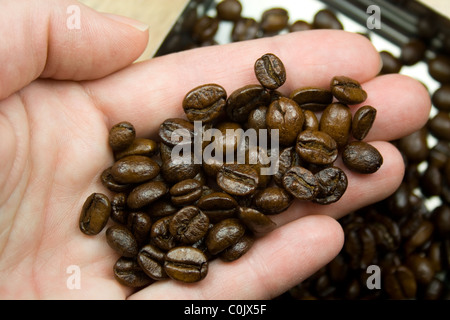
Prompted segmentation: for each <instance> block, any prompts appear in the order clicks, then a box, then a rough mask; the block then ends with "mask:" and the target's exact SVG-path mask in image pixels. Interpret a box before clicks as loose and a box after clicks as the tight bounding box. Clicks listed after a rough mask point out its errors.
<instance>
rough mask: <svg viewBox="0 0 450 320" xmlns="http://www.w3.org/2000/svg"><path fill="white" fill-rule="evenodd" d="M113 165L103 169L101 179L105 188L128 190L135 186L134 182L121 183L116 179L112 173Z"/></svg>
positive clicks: (117, 190) (119, 190) (114, 190)
mask: <svg viewBox="0 0 450 320" xmlns="http://www.w3.org/2000/svg"><path fill="white" fill-rule="evenodd" d="M111 169H112V167H109V168H106V169H105V170H103V172H102V174H101V177H100V180H101V182H102V184H103V186H104V187H105V188H107V189H108V190H110V191H113V192H127V191H129V190H130V189H132V188H133V185H132V184H128V183H127V184H121V183H118V182H117V181H116V180H114V178H113V176H112V174H111Z"/></svg>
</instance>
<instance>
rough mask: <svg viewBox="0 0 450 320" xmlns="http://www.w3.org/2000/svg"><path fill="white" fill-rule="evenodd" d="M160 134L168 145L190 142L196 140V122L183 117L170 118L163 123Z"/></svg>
mask: <svg viewBox="0 0 450 320" xmlns="http://www.w3.org/2000/svg"><path fill="white" fill-rule="evenodd" d="M158 135H159V138H160V139H161V141H162V142H163V143H165V144H166V145H168V146H172V147H173V146H175V145H177V144H179V143H183V144H190V143H191V142H192V141H194V124H193V123H192V122H189V121H187V120H184V119H181V118H170V119H167V120H165V121H163V123H161V125H160V127H159V132H158Z"/></svg>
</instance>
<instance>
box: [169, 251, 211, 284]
mask: <svg viewBox="0 0 450 320" xmlns="http://www.w3.org/2000/svg"><path fill="white" fill-rule="evenodd" d="M164 270H165V271H166V273H167V275H168V276H169V277H170V278H172V279H174V280H178V281H182V282H187V283H192V282H197V281H200V280H202V279H204V278H205V277H206V275H207V274H208V261H207V259H206V256H205V254H204V253H203V252H202V251H201V250H199V249H196V248H193V247H176V248H173V249H171V250H170V251H169V252H167V253H166V257H165V262H164Z"/></svg>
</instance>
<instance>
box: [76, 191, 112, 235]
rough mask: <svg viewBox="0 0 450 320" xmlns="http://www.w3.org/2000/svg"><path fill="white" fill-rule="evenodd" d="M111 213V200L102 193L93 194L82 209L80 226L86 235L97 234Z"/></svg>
mask: <svg viewBox="0 0 450 320" xmlns="http://www.w3.org/2000/svg"><path fill="white" fill-rule="evenodd" d="M110 214H111V202H110V201H109V198H108V197H107V196H106V195H104V194H102V193H93V194H91V195H90V196H89V197H88V198H87V199H86V201H85V202H84V204H83V208H82V209H81V214H80V220H79V227H80V230H81V232H83V233H84V234H86V235H96V234H98V233H100V231H102V230H103V228H104V227H105V226H106V223H107V222H108V219H109V216H110Z"/></svg>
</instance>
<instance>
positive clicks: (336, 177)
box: [313, 167, 348, 204]
mask: <svg viewBox="0 0 450 320" xmlns="http://www.w3.org/2000/svg"><path fill="white" fill-rule="evenodd" d="M314 177H315V178H316V180H317V185H318V187H319V190H318V193H317V195H316V196H315V198H314V199H313V201H314V202H316V203H320V204H330V203H333V202H336V201H338V200H339V199H340V198H341V197H342V196H343V195H344V193H345V190H347V185H348V179H347V175H346V174H345V172H344V171H342V170H341V169H339V168H338V167H329V168H325V169H323V170H320V171H319V172H317V173H316V174H315V175H314Z"/></svg>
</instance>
